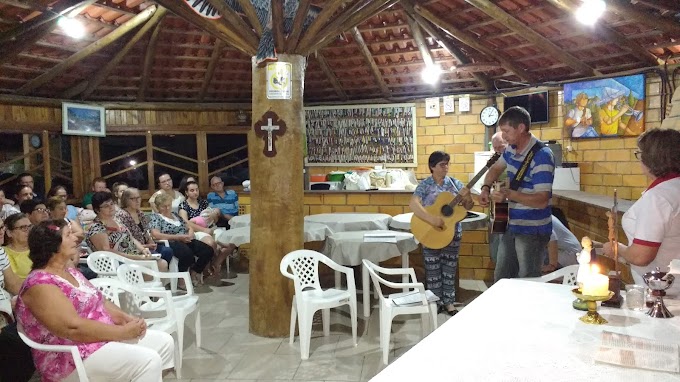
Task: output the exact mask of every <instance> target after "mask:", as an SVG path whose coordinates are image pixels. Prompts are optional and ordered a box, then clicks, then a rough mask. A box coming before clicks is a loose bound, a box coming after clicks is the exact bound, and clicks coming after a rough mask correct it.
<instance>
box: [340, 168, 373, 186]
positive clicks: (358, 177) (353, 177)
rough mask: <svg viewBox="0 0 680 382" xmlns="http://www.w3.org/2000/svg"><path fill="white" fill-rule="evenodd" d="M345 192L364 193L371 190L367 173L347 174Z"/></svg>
mask: <svg viewBox="0 0 680 382" xmlns="http://www.w3.org/2000/svg"><path fill="white" fill-rule="evenodd" d="M344 182H345V190H349V191H363V190H367V189H369V188H371V181H370V178H369V175H368V172H367V171H361V172H349V173H347V174H345V181H344Z"/></svg>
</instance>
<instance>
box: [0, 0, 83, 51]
mask: <svg viewBox="0 0 680 382" xmlns="http://www.w3.org/2000/svg"><path fill="white" fill-rule="evenodd" d="M95 1H96V0H86V1H83V0H66V1H62V2H59V3H57V4H56V5H55V6H54V8H53V9H52V10H51V11H49V12H44V13H42V14H40V15H38V16H36V17H34V18H32V19H30V20H28V21H26V22H24V23H21V24H20V25H18V26H16V27H15V28H12V29H9V30H7V31H4V32H1V33H0V43H3V44H4V43H6V42H12V41H17V40H19V38H20V37H21V36H22V35H25V34H27V33H28V32H31V31H33V30H35V29H37V28H39V27H41V26H43V25H44V24H46V23H50V24H51V25H52V28H53V27H54V26H56V22H57V20H58V19H59V17H60V16H61V15H63V14H67V13H70V12H72V11H74V10H79V9H82V8H84V7H86V6H88V5H90V4H92V3H94V2H95Z"/></svg>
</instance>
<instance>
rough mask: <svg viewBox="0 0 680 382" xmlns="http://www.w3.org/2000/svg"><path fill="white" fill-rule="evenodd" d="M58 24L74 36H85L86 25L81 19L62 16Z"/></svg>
mask: <svg viewBox="0 0 680 382" xmlns="http://www.w3.org/2000/svg"><path fill="white" fill-rule="evenodd" d="M57 25H59V27H60V28H61V29H62V30H63V31H64V32H65V33H66V34H67V35H69V37H72V38H83V37H85V26H84V25H83V23H82V22H80V21H79V20H76V19H74V18H71V17H63V16H62V17H60V18H59V21H58V22H57Z"/></svg>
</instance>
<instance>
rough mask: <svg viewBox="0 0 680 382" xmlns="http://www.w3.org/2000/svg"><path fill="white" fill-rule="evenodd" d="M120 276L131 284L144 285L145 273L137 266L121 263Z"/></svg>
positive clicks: (123, 280)
mask: <svg viewBox="0 0 680 382" xmlns="http://www.w3.org/2000/svg"><path fill="white" fill-rule="evenodd" d="M118 278H119V279H120V280H121V281H122V282H124V283H126V284H130V285H144V273H142V271H141V270H140V269H138V268H136V267H131V266H129V265H128V264H121V265H120V266H119V267H118Z"/></svg>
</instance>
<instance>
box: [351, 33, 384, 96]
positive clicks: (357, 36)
mask: <svg viewBox="0 0 680 382" xmlns="http://www.w3.org/2000/svg"><path fill="white" fill-rule="evenodd" d="M352 36H353V37H354V41H355V42H356V43H357V45H359V50H361V54H362V55H363V56H364V60H366V63H367V64H368V65H369V66H370V67H371V72H372V73H373V77H374V78H375V81H376V82H377V83H378V85H379V86H380V91H381V92H382V94H383V96H384V97H385V98H388V99H389V98H390V96H391V94H390V89H389V88H388V87H387V84H386V83H385V80H384V79H383V77H382V73H380V69H379V68H378V65H377V64H376V63H375V60H374V59H373V56H371V51H370V50H369V49H368V46H366V42H365V41H364V37H363V36H361V32H359V29H358V28H357V27H354V28H352Z"/></svg>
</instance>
